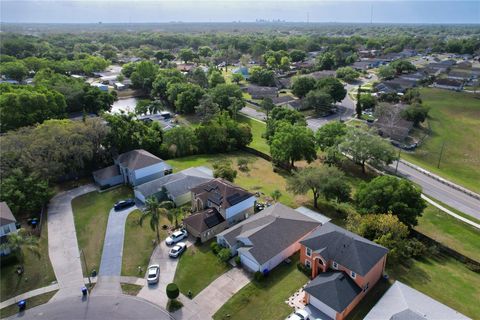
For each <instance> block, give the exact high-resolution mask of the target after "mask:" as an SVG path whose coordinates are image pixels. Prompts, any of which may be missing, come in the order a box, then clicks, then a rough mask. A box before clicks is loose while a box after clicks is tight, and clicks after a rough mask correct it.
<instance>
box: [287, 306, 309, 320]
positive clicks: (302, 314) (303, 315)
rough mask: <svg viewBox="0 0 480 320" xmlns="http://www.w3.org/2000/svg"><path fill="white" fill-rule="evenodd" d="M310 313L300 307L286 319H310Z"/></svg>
mask: <svg viewBox="0 0 480 320" xmlns="http://www.w3.org/2000/svg"><path fill="white" fill-rule="evenodd" d="M309 316H310V315H309V314H308V312H307V311H305V310H303V309H299V310H297V311H295V312H293V313H292V314H290V315H289V316H288V317H287V318H286V319H285V320H309V319H310V318H309Z"/></svg>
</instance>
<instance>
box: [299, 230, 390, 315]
mask: <svg viewBox="0 0 480 320" xmlns="http://www.w3.org/2000/svg"><path fill="white" fill-rule="evenodd" d="M300 244H301V248H300V263H302V264H304V265H305V266H306V267H307V268H309V269H310V270H311V272H312V278H314V279H313V280H312V281H311V282H310V283H308V284H307V286H306V287H305V301H306V303H308V304H310V305H311V306H313V307H314V308H316V309H318V310H320V311H321V312H323V313H325V314H327V315H328V316H329V317H331V318H332V319H336V320H343V319H344V318H345V317H346V316H347V315H348V314H349V313H350V312H351V311H352V310H353V308H354V307H355V306H356V305H357V304H358V303H359V302H360V301H361V300H362V298H363V297H364V296H365V294H366V293H367V292H368V290H369V289H370V288H372V287H373V286H374V285H375V284H376V283H377V281H378V280H379V279H380V278H381V277H382V275H383V272H384V270H385V264H386V261H387V253H388V249H386V248H384V247H382V246H381V245H379V244H377V243H375V242H372V241H370V240H367V239H365V238H363V237H360V236H359V235H357V234H355V233H352V232H350V231H347V230H345V229H343V228H341V227H339V226H337V225H335V224H333V223H331V222H327V223H325V224H323V225H322V226H320V227H318V228H316V229H315V230H314V231H313V232H312V233H310V234H309V235H308V236H307V237H305V239H303V240H302V241H300Z"/></svg>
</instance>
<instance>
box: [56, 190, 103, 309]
mask: <svg viewBox="0 0 480 320" xmlns="http://www.w3.org/2000/svg"><path fill="white" fill-rule="evenodd" d="M95 190H96V187H95V186H94V185H93V184H89V185H85V186H81V187H78V188H75V189H73V190H69V191H66V192H62V193H59V194H57V195H56V196H55V197H53V199H52V200H51V201H50V204H49V205H48V224H47V225H48V255H49V257H50V261H51V263H52V267H53V271H54V272H55V277H56V278H57V282H58V285H59V287H60V290H59V291H58V292H57V293H56V294H55V296H54V297H53V298H52V300H59V299H63V298H66V297H72V296H73V297H76V296H81V291H80V289H81V288H82V287H83V286H84V285H85V284H84V282H83V272H82V264H81V261H80V252H79V250H78V242H77V233H76V230H75V223H74V219H73V211H72V200H73V199H74V198H76V197H78V196H80V195H82V194H85V193H89V192H92V191H95Z"/></svg>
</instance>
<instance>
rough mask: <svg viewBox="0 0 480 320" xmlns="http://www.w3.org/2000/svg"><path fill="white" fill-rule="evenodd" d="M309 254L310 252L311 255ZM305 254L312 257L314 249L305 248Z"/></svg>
mask: <svg viewBox="0 0 480 320" xmlns="http://www.w3.org/2000/svg"><path fill="white" fill-rule="evenodd" d="M308 252H310V254H309V253H308ZM305 254H306V255H307V257H312V249H310V248H308V247H305Z"/></svg>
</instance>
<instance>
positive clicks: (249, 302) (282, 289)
mask: <svg viewBox="0 0 480 320" xmlns="http://www.w3.org/2000/svg"><path fill="white" fill-rule="evenodd" d="M298 259H299V258H298V254H297V255H295V256H293V257H292V259H291V262H290V264H285V263H282V264H280V265H279V266H278V267H276V268H275V269H274V270H273V271H272V272H271V273H270V274H269V275H268V277H267V278H265V279H264V280H263V281H261V282H257V281H255V280H253V281H252V282H250V283H249V284H247V285H246V286H245V287H243V288H242V289H241V290H240V291H239V292H237V293H236V294H235V295H234V296H233V297H232V298H230V300H228V302H227V303H226V304H224V305H223V306H222V307H221V308H220V309H219V310H218V311H217V312H216V313H215V315H214V316H213V318H214V319H215V320H223V319H245V320H246V319H262V320H269V319H272V320H273V319H284V318H285V317H286V316H288V314H289V313H291V312H292V308H290V307H289V306H288V305H287V304H286V303H285V301H286V300H287V299H288V298H289V297H290V296H291V295H292V294H293V293H294V292H295V291H297V290H298V289H300V287H302V286H303V285H304V284H305V283H307V281H308V278H307V276H305V275H304V274H303V273H301V272H300V271H298V269H297V262H298Z"/></svg>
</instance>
